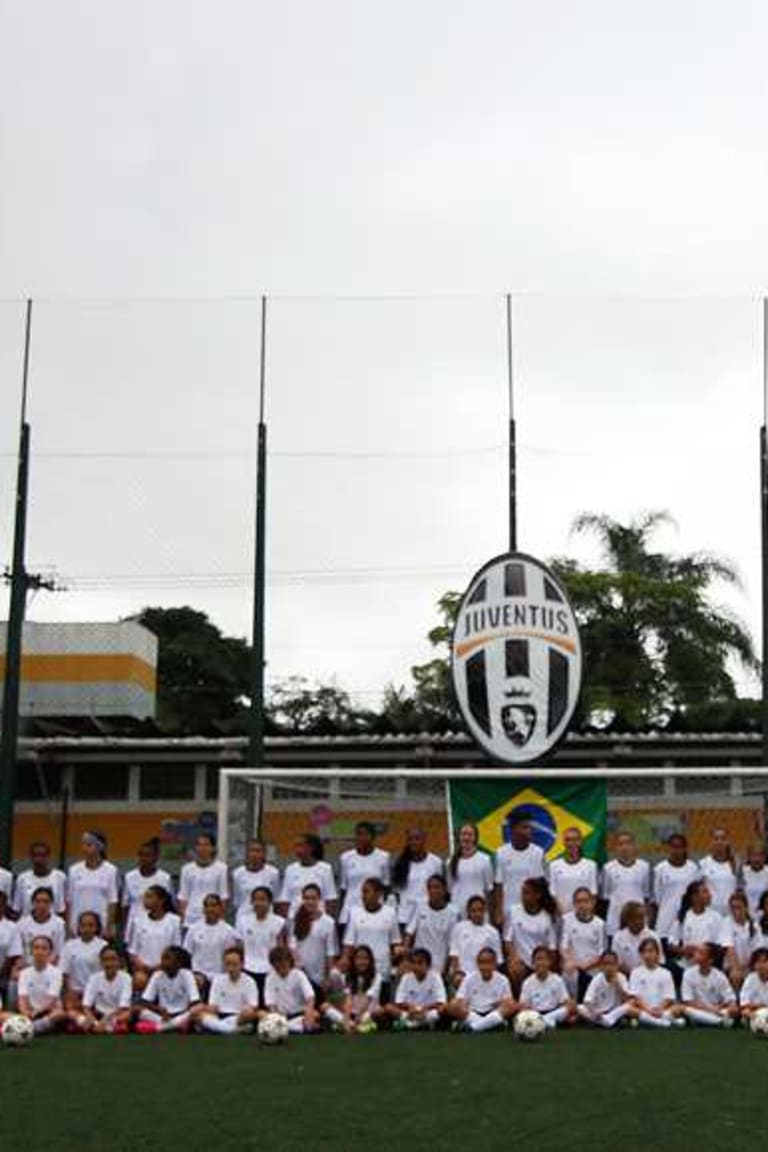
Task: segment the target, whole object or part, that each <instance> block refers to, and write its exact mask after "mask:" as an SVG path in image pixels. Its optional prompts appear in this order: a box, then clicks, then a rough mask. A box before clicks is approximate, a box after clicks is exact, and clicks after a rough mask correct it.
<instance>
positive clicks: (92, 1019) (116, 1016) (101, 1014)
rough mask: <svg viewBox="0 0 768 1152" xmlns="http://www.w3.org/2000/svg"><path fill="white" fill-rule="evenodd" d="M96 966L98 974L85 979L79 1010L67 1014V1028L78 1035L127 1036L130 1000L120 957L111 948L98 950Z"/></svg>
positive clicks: (105, 946)
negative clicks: (97, 965)
mask: <svg viewBox="0 0 768 1152" xmlns="http://www.w3.org/2000/svg"><path fill="white" fill-rule="evenodd" d="M99 962H100V971H98V972H94V973H92V975H91V976H89V977H88V982H87V983H86V985H85V991H84V992H83V999H82V1004H81V1006H80V1008H79V1009H77V1010H75V1011H74V1012H71V1013H70V1021H71V1026H74V1027H75V1028H76V1029H77V1030H78V1031H79V1032H94V1033H99V1034H104V1033H115V1034H116V1033H124V1032H127V1031H128V1027H129V1023H130V1019H131V1000H132V996H133V986H132V984H131V978H130V976H129V975H128V973H127V972H125V971H123V969H122V968H121V967H120V954H119V952H118V951H117V949H116V948H115V947H114V946H113V945H112V944H105V945H104V947H103V948H102V949H101V953H100V956H99Z"/></svg>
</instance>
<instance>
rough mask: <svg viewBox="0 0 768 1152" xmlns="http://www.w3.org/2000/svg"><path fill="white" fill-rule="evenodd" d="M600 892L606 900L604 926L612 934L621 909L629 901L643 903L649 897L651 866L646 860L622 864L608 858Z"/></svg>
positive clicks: (619, 918)
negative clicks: (606, 909)
mask: <svg viewBox="0 0 768 1152" xmlns="http://www.w3.org/2000/svg"><path fill="white" fill-rule="evenodd" d="M602 894H603V896H604V897H605V899H606V900H607V901H608V913H607V915H606V927H607V929H608V935H609V936H612V935H613V933H614V932H615V931H616V929H617V928H618V927H619V924H620V922H621V910H622V908H623V907H624V905H625V904H628V903H629V902H630V901H636V902H637V903H639V904H645V902H646V901H647V900H650V898H651V866H650V864H649V863H648V861H647V860H635V862H634V863H633V864H622V862H621V860H609V861H608V863H607V864H606V866H605V868H604V869H603V876H602Z"/></svg>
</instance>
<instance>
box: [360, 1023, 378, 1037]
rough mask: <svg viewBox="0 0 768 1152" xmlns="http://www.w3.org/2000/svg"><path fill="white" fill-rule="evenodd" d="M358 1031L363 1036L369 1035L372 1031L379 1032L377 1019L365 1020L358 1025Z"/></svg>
mask: <svg viewBox="0 0 768 1152" xmlns="http://www.w3.org/2000/svg"><path fill="white" fill-rule="evenodd" d="M357 1030H358V1032H360V1033H361V1035H363V1036H367V1035H368V1034H369V1033H370V1032H378V1030H379V1026H378V1024H377V1023H376V1021H375V1020H363V1021H362V1023H360V1024H358V1026H357Z"/></svg>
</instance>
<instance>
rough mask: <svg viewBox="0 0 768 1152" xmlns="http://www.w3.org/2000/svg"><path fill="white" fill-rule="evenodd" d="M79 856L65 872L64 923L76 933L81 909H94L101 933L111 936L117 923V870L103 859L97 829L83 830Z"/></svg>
mask: <svg viewBox="0 0 768 1152" xmlns="http://www.w3.org/2000/svg"><path fill="white" fill-rule="evenodd" d="M82 848H83V859H82V860H80V861H79V862H78V863H77V864H73V865H72V866H71V868H70V869H69V872H68V873H67V926H68V928H69V933H70V935H71V936H74V935H75V934H76V933H77V925H78V922H79V920H80V916H81V914H82V913H83V912H95V913H96V915H97V916H98V917H99V920H100V921H101V924H102V928H103V931H104V935H105V936H107V937H108V938H110V939H111V938H112V936H113V935H114V932H115V928H116V925H117V910H118V886H119V885H118V881H119V876H118V871H117V868H116V867H115V865H114V864H112V863H110V861H109V860H107V841H106V837H105V836H104V835H102V833H101V832H95V831H91V832H86V833H85V835H84V836H83V838H82Z"/></svg>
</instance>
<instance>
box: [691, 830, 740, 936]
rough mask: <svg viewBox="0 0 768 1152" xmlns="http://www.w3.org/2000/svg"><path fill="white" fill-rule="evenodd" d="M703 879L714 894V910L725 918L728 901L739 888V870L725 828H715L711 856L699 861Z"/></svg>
mask: <svg viewBox="0 0 768 1152" xmlns="http://www.w3.org/2000/svg"><path fill="white" fill-rule="evenodd" d="M699 868H700V870H701V875H702V877H703V878H704V879H705V880H706V881H707V884H708V885H709V890H710V892H711V893H712V908H713V909H714V911H715V912H719V913H720V915H721V916H725V915H726V914H727V912H728V901H729V900H730V898H731V896H732V895H733V893H734V892H735V891H736V888H737V887H738V868H737V865H736V858H735V856H734V855H733V849H732V848H731V838H730V836H729V835H728V833H727V831H726V830H725V828H715V830H714V832H713V833H712V841H711V846H710V850H709V855H708V856H704V857H703V858H702V859H701V860H700V861H699Z"/></svg>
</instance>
